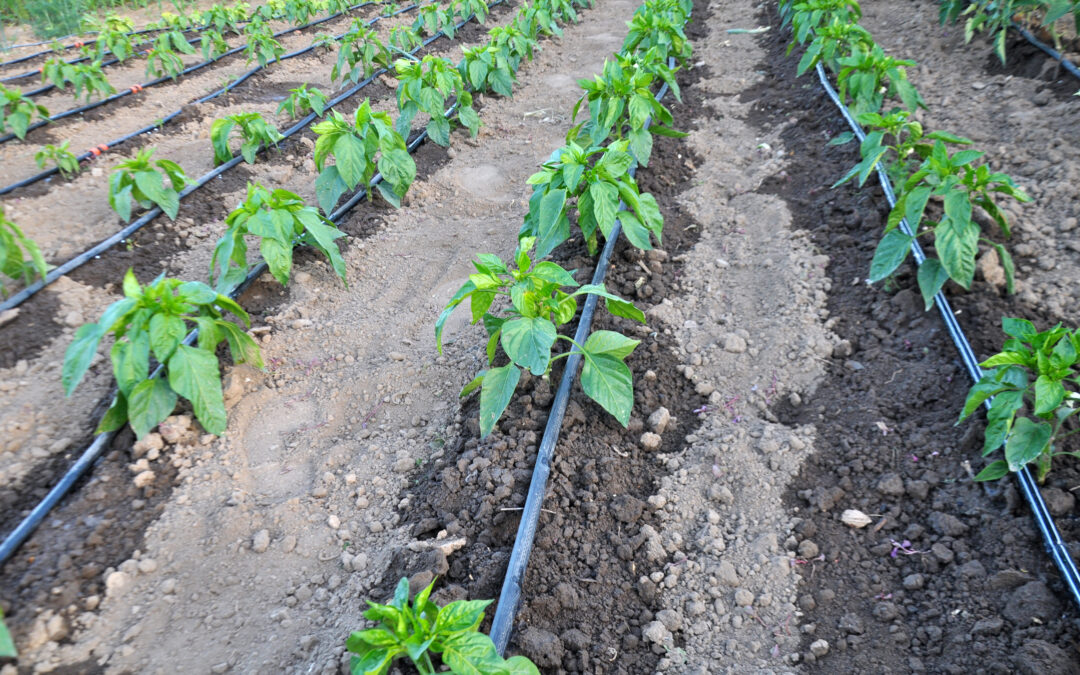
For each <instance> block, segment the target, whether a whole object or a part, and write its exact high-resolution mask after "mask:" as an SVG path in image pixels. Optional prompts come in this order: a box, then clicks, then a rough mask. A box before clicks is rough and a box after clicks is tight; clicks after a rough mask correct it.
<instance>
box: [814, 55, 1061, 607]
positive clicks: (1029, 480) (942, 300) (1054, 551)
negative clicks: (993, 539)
mask: <svg viewBox="0 0 1080 675" xmlns="http://www.w3.org/2000/svg"><path fill="white" fill-rule="evenodd" d="M817 74H818V79H819V80H820V81H821V86H822V87H823V88H824V89H825V93H826V94H827V95H828V96H829V98H830V99H831V100H832V102H833V104H835V105H836V107H837V108H839V110H840V113H841V114H842V115H843V116H844V119H845V120H846V121H847V123H848V126H850V127H851V130H852V132H854V133H855V135H856V136H857V137H858V138H859V140H860V141H862V140H863V139H865V138H866V134H865V133H864V132H863V129H862V127H861V126H860V125H859V123H858V122H857V121H856V120H855V118H853V117H852V116H851V112H850V111H849V110H848V109H847V106H845V105H844V104H843V102H841V101H840V97H839V96H838V95H837V93H836V90H835V89H833V86H832V84H831V83H830V82H829V78H828V76H827V75H826V74H825V69H824V68H823V67H822V66H821V64H820V63H818V64H817ZM875 168H876V170H877V176H878V181H879V182H880V183H881V189H882V190H883V191H884V192H885V198H886V199H887V200H888V202H889V207H890V208H891V207H893V206H895V205H896V195H895V193H894V192H893V186H892V182H891V181H890V180H889V177H888V175H887V174H886V173H885V170H884V169H883V168H882V167H881V166H880V165H878V166H877V167H875ZM900 229H901V231H903V233H904V234H906V235H908V236H909V237H912V241H911V252H912V255H913V256H914V257H915V262H916V264H917V265H922V264H923V261H925V260H926V254H925V253H923V250H922V247H921V246H920V245H919V242H918V241H917V240H916V239H915V238H914V237H915V233H914V232H912V231H911V226H910V224H909V223H908V222H907V219H906V218H905V219H903V220H901V221H900ZM934 303H935V304H936V305H937V308H938V312H939V313H940V314H941V318H942V320H943V321H944V322H945V327H946V328H947V329H948V331H949V336H950V337H952V341H953V344H955V345H956V350H957V351H958V352H960V360H961V361H963V362H964V368H965V369H966V370H967V373H968V375H969V376H970V377H971V380H972V381H973V382H978V381H979V380H980V379H982V376H983V371H982V368H980V367H979V360H978V358H977V357H976V356H975V351H974V350H973V349H972V348H971V343H970V342H968V339H967V336H966V335H965V334H964V330H963V328H961V327H960V322H959V321H957V319H956V316H955V315H954V314H953V311H952V307H951V306H950V305H949V301H948V299H946V297H945V294H944V293H943V292H942V291H938V292H937V295H935V296H934ZM992 401H993V399H989V400H987V401H986V403H985V405H986V408H987V409H988V410H989V409H990V405H991V403H992ZM1016 478H1017V480H1018V481H1019V482H1020V491H1021V492H1023V493H1024V497H1025V498H1027V501H1028V504H1029V505H1030V506H1031V513H1032V515H1033V516H1034V517H1035V525H1036V526H1037V527H1038V529H1039V532H1040V534H1042V538H1043V543H1044V544H1045V546H1046V550H1047V552H1048V553H1049V554H1050V557H1051V558H1052V559H1053V560H1054V563H1055V564H1056V565H1057V568H1058V570H1059V571H1060V572H1061V577H1062V580H1063V581H1064V582H1065V586H1066V587H1067V588H1068V589H1069V593H1070V595H1072V599H1073V601H1074V602H1075V603H1076V605H1077V607H1080V572H1078V571H1077V568H1076V563H1075V562H1073V559H1072V556H1071V555H1070V554H1069V549H1068V547H1067V546H1066V545H1065V541H1064V540H1063V539H1062V538H1061V533H1060V532H1059V531H1058V529H1057V526H1056V525H1054V519H1053V518H1052V517H1051V516H1050V511H1049V509H1047V507H1046V502H1045V501H1043V497H1042V493H1040V492H1039V487H1038V485H1037V484H1036V483H1035V479H1034V478H1033V477H1032V475H1031V472H1030V471H1029V470H1028V468H1027V467H1026V466H1025V467H1024V468H1023V469H1021V470H1020V471H1019V472H1017V474H1016Z"/></svg>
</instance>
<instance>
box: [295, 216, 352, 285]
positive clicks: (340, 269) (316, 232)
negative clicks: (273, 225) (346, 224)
mask: <svg viewBox="0 0 1080 675" xmlns="http://www.w3.org/2000/svg"><path fill="white" fill-rule="evenodd" d="M297 217H298V218H299V219H300V221H301V222H303V223H304V230H305V231H306V232H307V234H309V235H311V238H312V239H314V240H315V243H316V245H317V247H318V249H319V250H320V251H322V252H323V255H325V256H326V257H327V258H329V259H330V266H331V267H333V268H334V272H335V273H336V274H337V275H338V276H339V277H340V278H341V280H342V281H345V259H344V258H342V257H341V251H340V250H339V249H338V245H337V244H335V243H334V240H335V239H340V238H341V237H344V236H345V233H344V232H342V231H341V230H339V229H337V228H336V227H334V226H333V225H327V224H326V223H327V221H324V220H323V219H322V218H320V217H319V216H318V214H316V213H314V212H312V211H310V210H308V211H305V212H302V213H300V214H297ZM345 285H346V286H348V283H346V284H345Z"/></svg>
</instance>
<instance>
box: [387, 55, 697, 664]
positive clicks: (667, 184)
mask: <svg viewBox="0 0 1080 675" xmlns="http://www.w3.org/2000/svg"><path fill="white" fill-rule="evenodd" d="M699 74H700V71H696V72H683V73H681V74H680V79H679V81H680V86H681V87H682V91H683V103H677V102H674V101H672V100H669V101H667V102H666V103H667V105H668V106H669V108H670V109H671V110H672V113H673V115H674V116H675V119H677V120H679V123H680V125H683V124H685V125H690V124H691V123H692V121H693V120H694V119H695V116H697V115H701V114H703V111H704V110H705V109H704V108H703V106H702V101H701V98H700V95H699V93H698V92H697V91H695V89H694V87H693V83H694V82H696V81H697V79H698V75H699ZM693 160H694V158H693V157H692V152H690V150H689V147H688V146H687V145H686V144H685V143H684V142H682V141H680V140H676V139H669V138H663V137H657V138H656V148H655V150H654V153H653V158H652V163H651V164H650V165H649V167H648V168H644V169H642V170H641V171H640V172H639V174H638V185H639V187H640V189H641V190H642V191H647V192H652V193H653V194H654V195H655V196H656V198H657V200H658V202H659V204H660V208H661V211H662V213H663V215H664V242H663V244H664V246H663V248H664V251H665V253H659V252H657V253H651V254H642V253H641V252H640V251H637V250H636V249H633V248H632V247H630V246H629V245H627V244H626V242H625V239H621V240H620V242H619V243H618V244H617V245H616V250H615V253H614V255H613V257H612V266H611V267H610V269H609V272H608V275H607V278H606V279H605V283H606V285H607V287H608V289H609V290H611V291H612V292H615V293H618V294H620V295H622V296H623V297H627V298H631V299H635V300H638V301H639V304H640V305H641V306H643V307H647V306H649V305H651V304H655V303H656V302H659V301H660V300H661V299H663V298H664V297H668V296H669V295H671V294H672V293H674V292H676V291H677V288H678V285H679V284H678V276H679V274H680V266H679V264H678V263H675V262H673V261H671V258H674V257H677V256H678V255H679V254H680V253H683V252H685V251H687V250H689V249H690V248H691V247H692V246H693V245H694V243H696V241H697V239H698V231H697V229H696V227H694V225H693V223H692V222H691V221H690V219H689V217H688V216H687V215H686V214H684V213H683V212H682V210H681V207H679V205H678V204H677V196H678V194H679V193H680V192H681V191H682V189H684V188H685V187H686V186H688V185H689V184H690V178H691V173H690V170H689V166H691V165H692V162H693ZM688 161H689V162H690V164H688ZM553 258H554V259H555V260H556V261H557V262H559V263H560V264H562V265H564V266H565V267H566V268H567V269H577V270H578V273H577V275H576V276H577V278H578V279H579V280H583V279H588V278H590V277H591V274H592V270H593V269H594V266H595V261H594V259H593V258H592V257H591V256H589V255H588V253H587V251H586V250H585V247H584V244H583V242H582V240H581V238H580V236H578V237H575V238H574V239H572V240H571V241H570V242H567V243H566V244H564V245H562V246H561V247H559V248H558V249H557V250H556V251H555V253H554V254H553ZM643 267H648V269H649V272H648V274H645V273H644V270H643ZM641 301H644V302H641ZM574 325H576V324H574ZM593 329H594V330H600V329H608V330H619V331H622V332H624V333H626V334H628V335H631V336H633V337H636V338H639V339H641V344H640V345H639V346H638V347H637V349H636V350H635V352H634V354H633V355H632V356H631V357H630V358H629V359H628V365H630V367H631V370H632V372H633V374H634V391H635V395H634V398H635V403H634V410H633V413H632V417H631V422H630V427H629V429H623V428H622V427H621V426H619V424H618V423H617V422H615V421H614V420H613V419H612V418H611V417H610V416H609V415H608V414H607V413H606V412H604V411H603V409H601V408H600V407H599V406H597V405H596V404H595V403H593V402H592V401H591V400H589V399H587V397H585V396H584V394H583V392H582V391H581V390H580V385H578V384H575V387H574V389H573V390H572V394H571V400H570V404H569V406H568V409H567V413H566V417H565V419H564V422H563V428H562V434H561V437H560V441H559V445H558V447H557V449H556V453H555V456H554V458H553V460H552V467H551V468H552V474H551V476H550V478H549V483H548V496H547V499H546V502H545V507H544V511H543V512H542V514H541V519H540V523H539V526H538V530H537V533H536V541H535V548H534V549H533V552H532V554H531V558H530V563H529V568H528V571H527V573H526V578H525V585H524V589H523V605H522V607H521V608H520V610H519V612H518V614H517V618H516V622H515V632H514V634H513V635H512V638H511V645H510V651H511V652H516V653H523V654H525V655H526V656H529V657H530V658H532V659H533V660H534V661H535V662H536V663H537V664H538V665H540V666H541V667H542V668H543V669H545V670H550V671H552V672H554V671H559V672H564V671H565V672H619V673H644V672H651V671H652V670H653V669H654V668H655V666H656V663H657V661H658V659H659V656H658V655H657V654H655V653H654V652H653V651H652V650H651V649H650V646H649V645H647V644H645V643H644V642H643V641H642V640H641V626H643V625H644V624H645V623H647V622H648V621H650V620H652V617H653V612H654V611H655V610H656V609H657V608H658V605H659V603H658V598H657V596H658V591H657V589H655V588H651V589H647V590H642V589H643V588H644V587H643V586H641V585H640V584H639V577H640V576H641V575H642V574H644V571H645V570H647V569H651V567H652V566H653V565H654V563H653V562H651V561H649V560H648V559H647V558H646V555H645V547H643V546H642V543H643V541H644V539H645V537H644V536H643V535H642V534H640V532H641V530H642V528H643V527H645V526H649V527H659V526H658V523H657V521H656V520H655V519H654V517H653V516H652V514H651V510H652V509H651V507H650V506H648V504H647V502H646V500H647V499H648V498H649V497H650V496H652V495H653V494H655V493H656V489H657V484H658V481H659V480H660V479H661V478H662V477H663V476H665V475H667V474H668V473H669V470H668V468H667V466H666V463H665V461H664V458H665V457H666V456H669V455H672V454H676V455H677V454H678V453H679V452H680V451H681V450H682V447H683V443H684V438H685V436H686V435H687V434H689V433H692V432H693V430H694V429H695V428H696V427H697V426H698V424H699V422H698V420H697V416H696V415H694V414H693V412H692V411H693V410H695V409H697V408H699V407H700V406H702V405H703V404H704V398H703V397H701V396H700V395H698V394H697V393H696V392H695V391H694V388H693V384H692V383H691V382H689V381H688V380H686V379H684V378H683V377H682V376H681V375H679V374H678V371H677V370H676V366H677V365H678V363H679V361H678V360H677V358H676V356H674V355H673V353H672V352H673V350H674V348H675V347H674V342H673V339H672V338H671V337H670V335H667V334H665V333H663V332H653V329H652V328H651V327H650V328H646V327H644V326H640V325H639V324H635V323H633V322H630V321H628V320H625V319H618V318H615V317H612V316H611V315H609V314H607V313H606V312H605V311H599V312H598V313H597V318H596V323H595V325H594V327H593ZM560 366H561V364H560ZM561 375H562V368H561V367H556V368H554V369H553V372H552V373H551V374H550V376H549V378H539V377H534V376H531V375H529V374H528V373H525V374H524V375H523V377H522V381H521V384H520V385H519V387H518V391H517V393H516V394H515V396H514V398H513V399H512V401H511V403H510V406H509V408H508V409H507V411H506V413H505V414H504V416H503V418H502V420H501V422H500V423H499V424H498V425H497V427H496V430H495V431H494V432H493V433H492V434H491V435H490V436H488V437H487V438H484V439H481V438H480V435H479V427H478V425H477V422H476V419H477V413H478V401H477V398H476V397H473V398H472V399H469V400H466V401H465V403H464V404H463V406H462V410H461V414H460V417H461V418H462V419H463V420H464V421H465V425H466V426H465V427H464V430H463V432H462V434H461V435H460V436H459V437H457V438H454V439H451V440H449V441H448V442H447V443H446V445H445V446H444V447H443V448H442V451H441V454H440V453H436V454H437V455H438V457H439V458H438V459H437V460H436V461H435V462H433V463H432V464H429V465H428V466H426V467H425V468H424V471H423V473H422V474H421V475H420V476H418V477H417V480H416V481H414V484H413V485H412V487H411V488H409V489H407V490H406V491H405V492H404V493H403V495H402V496H403V498H405V499H408V500H409V502H410V504H411V506H410V509H409V511H410V515H409V516H408V517H409V519H410V521H411V523H412V525H413V535H414V536H415V537H416V538H418V539H429V538H432V537H434V536H435V535H436V533H438V532H439V531H440V530H446V532H447V534H448V535H449V536H451V537H454V536H464V537H465V538H466V540H467V542H468V543H467V544H466V546H465V548H463V549H462V550H460V551H458V552H456V553H454V554H453V555H452V557H451V559H450V560H447V559H446V557H445V556H442V555H441V554H433V553H432V552H431V551H428V552H425V553H423V554H411V553H409V552H407V551H404V552H402V553H401V554H399V556H398V557H397V558H396V559H395V561H394V563H392V564H391V566H390V568H389V569H388V570H387V572H386V575H385V576H384V578H383V580H382V583H381V584H380V588H379V591H381V592H382V593H384V594H389V593H390V591H391V589H392V587H393V584H394V583H396V581H397V580H398V579H399V578H401V577H402V576H409V577H410V579H411V581H412V582H413V586H416V587H419V586H421V585H422V584H425V583H427V582H428V581H429V580H430V579H431V578H432V576H433V575H437V576H439V577H441V579H442V582H441V585H440V590H439V591H438V592H437V596H436V597H437V598H438V599H439V600H440V601H442V602H446V601H450V600H454V599H459V598H464V597H468V598H472V599H478V598H497V597H498V595H499V592H500V590H501V586H502V580H503V575H504V574H505V571H506V565H507V562H508V560H509V557H510V552H511V549H512V548H513V544H514V539H515V535H516V532H517V528H518V525H519V522H520V509H521V507H522V506H523V505H524V503H525V494H526V492H527V491H528V486H529V481H530V479H531V475H532V468H533V463H534V461H535V455H536V450H537V447H538V445H539V442H540V439H541V437H542V434H543V428H544V426H545V424H546V421H547V416H548V411H549V406H550V403H551V401H552V398H553V395H554V390H555V388H557V383H558V382H559V378H560V377H561ZM660 406H664V407H666V408H668V410H669V411H670V412H671V414H672V415H673V416H674V417H675V418H677V422H676V423H674V424H673V427H671V428H669V430H668V431H666V432H665V434H664V436H663V445H662V447H661V448H660V449H659V450H656V451H654V452H647V451H645V450H643V449H642V448H641V446H640V444H639V438H640V436H641V433H642V431H643V430H644V428H643V424H644V423H643V420H645V419H646V418H648V416H649V415H650V414H651V413H652V412H653V411H654V410H656V409H657V408H658V407H660ZM376 595H378V593H376ZM492 609H494V605H493V607H492ZM491 613H492V612H489V618H488V620H487V622H486V623H485V625H484V626H482V628H485V629H486V628H487V627H488V626H489V622H490V614H491Z"/></svg>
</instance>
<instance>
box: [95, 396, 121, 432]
mask: <svg viewBox="0 0 1080 675" xmlns="http://www.w3.org/2000/svg"><path fill="white" fill-rule="evenodd" d="M127 421H128V413H127V399H125V398H124V392H122V391H118V392H116V398H114V399H113V402H112V405H110V406H109V409H108V410H106V411H105V416H104V417H102V418H101V423H99V424H98V427H97V429H95V430H94V433H95V434H103V433H106V432H108V431H116V430H117V429H119V428H120V427H122V426H124V425H125V424H127Z"/></svg>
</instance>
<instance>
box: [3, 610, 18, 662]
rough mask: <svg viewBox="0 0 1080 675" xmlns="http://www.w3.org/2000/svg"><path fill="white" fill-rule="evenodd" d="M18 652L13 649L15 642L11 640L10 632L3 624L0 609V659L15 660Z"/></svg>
mask: <svg viewBox="0 0 1080 675" xmlns="http://www.w3.org/2000/svg"><path fill="white" fill-rule="evenodd" d="M17 658H19V651H18V650H17V649H15V641H14V640H12V639H11V632H10V631H8V627H7V624H5V623H4V610H2V609H0V659H17Z"/></svg>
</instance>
